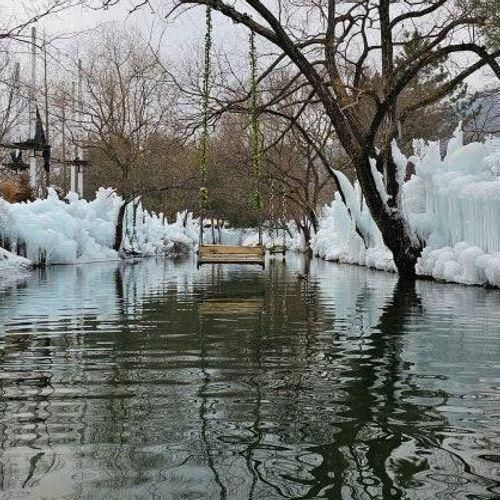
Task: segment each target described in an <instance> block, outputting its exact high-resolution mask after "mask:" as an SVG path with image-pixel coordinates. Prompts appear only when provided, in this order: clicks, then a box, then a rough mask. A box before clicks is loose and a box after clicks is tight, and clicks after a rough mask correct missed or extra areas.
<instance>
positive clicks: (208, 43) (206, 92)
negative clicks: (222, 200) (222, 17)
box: [198, 6, 212, 210]
mask: <svg viewBox="0 0 500 500" xmlns="http://www.w3.org/2000/svg"><path fill="white" fill-rule="evenodd" d="M205 22H206V33H205V54H204V71H203V132H202V136H201V161H200V178H201V185H202V187H201V189H200V192H199V196H198V203H199V206H200V209H201V210H206V209H207V207H208V189H207V188H206V186H205V184H206V181H207V166H208V155H209V145H210V132H209V127H208V120H209V106H210V72H211V52H212V9H211V7H210V6H207V10H206V19H205Z"/></svg>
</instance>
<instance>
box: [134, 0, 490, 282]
mask: <svg viewBox="0 0 500 500" xmlns="http://www.w3.org/2000/svg"><path fill="white" fill-rule="evenodd" d="M170 4H171V5H172V6H173V8H174V11H179V8H180V7H183V6H185V7H188V8H189V7H190V6H193V5H204V6H206V7H211V8H212V9H214V10H216V11H218V12H219V13H221V14H222V15H224V16H226V17H229V18H230V19H232V20H233V21H234V22H235V23H237V24H241V25H243V26H246V27H247V28H248V29H250V30H252V31H254V32H255V33H257V34H258V35H260V36H261V37H262V38H263V39H265V40H266V41H267V42H268V43H269V44H270V45H271V46H274V47H275V48H276V49H277V52H276V58H275V59H274V60H273V61H272V62H271V64H270V65H269V67H267V68H266V69H265V70H264V71H263V75H264V77H265V76H267V75H270V74H271V73H272V72H273V69H275V68H276V67H277V65H279V64H285V63H286V61H290V62H291V63H292V64H293V66H294V67H295V68H296V77H294V78H292V81H293V82H299V81H300V84H301V85H304V84H305V85H307V86H308V87H309V89H310V101H311V102H320V103H321V104H322V106H323V108H324V111H325V113H326V115H327V117H328V119H329V120H330V122H331V124H332V127H333V129H334V130H335V133H336V136H337V137H338V140H339V142H340V144H341V145H342V147H343V149H344V150H345V152H346V154H347V155H348V157H349V159H350V161H351V162H352V164H353V165H354V167H355V170H356V173H357V177H358V179H359V181H360V184H361V186H362V189H363V193H364V196H365V199H366V202H367V205H368V207H369V208H370V211H371V213H372V216H373V218H374V220H375V222H376V223H377V225H378V227H379V229H380V230H381V233H382V236H383V239H384V242H385V244H386V245H387V246H388V247H389V248H390V249H391V250H392V253H393V255H394V260H395V262H396V265H397V267H398V270H399V272H400V273H401V274H402V275H405V276H410V277H412V276H414V274H415V263H416V260H417V258H418V256H419V255H420V252H421V249H422V245H423V243H422V242H421V241H419V239H418V238H417V236H416V235H415V234H414V233H413V232H412V230H411V228H410V226H409V224H408V223H407V221H406V220H405V218H404V215H403V211H402V210H401V199H400V198H401V197H400V185H401V183H400V175H399V169H398V167H397V165H396V162H395V160H394V157H393V154H392V144H393V140H394V139H395V138H397V136H398V121H399V118H400V117H401V116H402V115H403V114H405V113H408V110H407V109H405V108H402V107H400V106H398V102H399V99H400V97H401V95H402V94H403V93H404V92H405V90H407V89H408V87H409V85H410V84H411V82H412V81H413V80H414V79H415V77H417V76H418V75H419V74H422V72H424V71H425V70H426V69H428V68H429V67H430V66H432V65H435V64H436V63H437V62H444V63H447V64H448V65H449V67H450V72H449V76H448V77H447V79H446V80H444V81H443V82H442V83H441V84H440V85H438V86H436V87H435V88H434V90H433V91H432V92H431V93H429V95H428V96H427V97H426V98H425V99H421V101H420V102H419V103H413V104H412V105H411V108H412V109H411V110H410V111H416V110H417V109H419V108H423V107H425V106H428V105H430V104H432V103H434V102H437V101H439V100H440V99H442V98H444V97H446V96H447V95H449V93H450V92H452V91H453V90H454V89H456V88H457V86H458V85H460V84H461V82H463V81H464V80H465V79H466V78H467V77H469V76H470V75H471V74H473V73H474V72H476V71H478V70H480V69H482V68H483V67H485V66H488V67H489V68H490V69H491V70H493V72H494V73H495V74H496V75H497V76H498V77H500V67H499V65H498V63H497V58H498V56H499V55H500V51H499V50H498V47H497V46H496V45H494V44H493V45H492V44H491V43H490V44H489V46H487V45H486V41H485V35H484V31H485V29H484V28H485V27H486V26H487V24H488V18H487V16H486V14H485V10H484V8H483V7H482V6H481V8H480V7H479V4H480V2H475V1H462V2H458V1H451V0H448V1H446V0H435V1H432V2H416V3H415V2H401V3H398V4H392V3H391V2H390V1H389V0H380V1H378V2H369V1H368V0H361V1H359V2H355V3H343V2H338V1H335V0H317V1H311V0H294V1H291V0H282V1H276V2H273V4H272V5H271V4H267V3H265V2H262V1H259V0H245V1H241V2H237V3H233V2H225V1H223V0H177V1H173V2H170ZM482 5H484V3H482ZM138 6H139V4H138ZM408 26H410V27H411V31H410V30H409V29H408ZM410 38H411V39H413V40H420V41H421V42H422V43H420V44H418V45H416V47H415V50H414V51H412V54H411V57H398V56H400V55H401V51H400V48H401V47H402V46H403V45H404V44H405V43H407V42H408V40H409V39H410ZM373 67H374V68H376V72H377V74H378V75H379V77H378V78H376V79H373V78H370V74H369V69H370V68H373ZM289 91H290V87H288V88H284V89H283V95H286V94H287V93H289ZM375 170H378V171H380V172H383V175H384V180H385V184H386V190H387V194H388V195H389V198H388V201H386V200H385V196H384V195H383V194H382V193H380V192H379V189H378V188H377V182H376V180H375Z"/></svg>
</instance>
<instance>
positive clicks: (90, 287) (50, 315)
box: [0, 257, 500, 500]
mask: <svg viewBox="0 0 500 500" xmlns="http://www.w3.org/2000/svg"><path fill="white" fill-rule="evenodd" d="M303 273H304V268H303V263H302V262H301V261H300V259H299V258H296V257H290V258H287V260H286V263H284V262H282V261H281V260H280V259H276V260H274V261H272V262H271V263H270V265H268V266H267V268H266V270H265V271H261V270H259V269H257V268H251V267H238V266H234V267H210V266H207V267H206V268H202V269H201V270H200V271H197V270H196V267H195V264H194V262H193V260H192V259H188V260H185V261H178V262H173V261H170V260H155V259H150V260H144V261H141V262H139V263H137V264H130V263H120V262H111V263H109V262H108V263H102V264H92V265H82V266H59V267H52V268H48V269H45V270H37V271H34V272H33V275H32V276H31V277H30V279H29V280H27V281H24V282H19V283H17V284H13V285H11V286H8V287H6V288H5V287H4V289H2V290H0V332H1V333H0V381H1V382H0V450H1V451H0V498H1V499H11V498H25V497H26V498H72V499H77V498H79V499H80V498H81V499H87V498H88V499H101V498H105V499H118V498H119V499H129V498H134V499H135V498H139V499H142V498H144V499H149V498H162V499H180V498H193V499H194V498H204V499H205V498H207V499H215V498H227V499H247V498H253V499H256V500H261V499H276V498H402V497H403V498H412V499H413V498H422V499H428V498H454V499H458V498H465V497H466V496H467V495H470V496H471V497H480V498H495V497H497V498H498V496H500V483H499V482H498V472H499V465H500V464H499V462H500V451H499V447H500V435H499V434H498V415H499V411H500V401H499V399H500V396H499V394H500V392H499V388H498V380H499V376H500V373H499V365H498V359H500V292H499V291H497V290H485V289H482V288H475V287H465V286H458V285H449V284H440V283H434V282H427V281H425V282H417V284H416V285H415V286H405V285H404V284H401V283H398V282H397V277H396V276H395V275H393V274H385V273H382V272H372V271H370V270H367V269H365V268H361V267H355V266H348V265H337V264H331V263H327V262H323V261H319V260H317V261H313V262H312V264H311V268H310V274H309V278H308V279H302V274H303Z"/></svg>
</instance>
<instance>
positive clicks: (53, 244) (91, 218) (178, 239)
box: [0, 188, 198, 264]
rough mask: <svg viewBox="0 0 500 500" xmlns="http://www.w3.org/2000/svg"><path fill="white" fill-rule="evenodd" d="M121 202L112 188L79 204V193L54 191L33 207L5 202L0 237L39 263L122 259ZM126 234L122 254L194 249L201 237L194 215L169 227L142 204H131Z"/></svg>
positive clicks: (1, 203) (0, 212) (1, 207)
mask: <svg viewBox="0 0 500 500" xmlns="http://www.w3.org/2000/svg"><path fill="white" fill-rule="evenodd" d="M122 203H123V200H122V199H121V198H120V197H119V196H118V195H117V194H116V193H115V192H114V191H113V190H112V189H103V188H101V189H99V191H98V192H97V194H96V199H95V200H93V201H86V200H83V199H82V200H80V199H78V196H77V195H76V194H75V193H70V194H69V195H68V197H67V199H66V200H60V199H58V197H57V195H56V193H55V191H53V190H49V195H48V197H47V199H37V200H35V201H33V202H28V203H13V204H10V203H7V202H6V201H4V200H1V199H0V236H1V237H2V238H3V240H4V241H6V240H8V241H9V242H10V245H11V248H12V251H15V249H16V248H17V249H18V250H19V249H20V247H23V248H25V254H26V257H27V258H28V259H29V260H30V261H32V262H33V263H35V264H40V263H42V262H45V263H47V264H74V263H83V262H91V261H99V260H109V259H117V258H119V257H120V255H119V253H118V252H116V251H115V250H113V241H114V236H115V223H116V219H117V215H118V210H119V208H120V206H121V204H122ZM134 218H135V219H136V224H135V227H134V224H133V219H134ZM124 235H125V239H124V241H125V242H124V245H123V249H122V250H123V251H128V252H130V251H133V252H134V253H135V254H138V255H144V256H147V255H155V254H164V253H169V252H174V251H178V250H190V249H192V247H193V246H194V244H195V242H196V241H197V239H198V235H197V228H196V224H195V223H194V222H193V220H192V219H191V217H190V216H188V215H186V214H179V215H178V217H177V220H176V221H175V222H174V223H172V224H169V223H168V222H167V221H166V220H165V218H164V217H163V216H162V215H161V214H160V215H157V214H154V213H149V212H147V211H146V210H143V208H142V207H141V205H140V203H137V204H135V207H134V204H133V203H130V204H129V205H128V206H127V212H126V217H125V221H124ZM17 253H20V252H19V251H18V252H17Z"/></svg>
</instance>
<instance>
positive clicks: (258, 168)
mask: <svg viewBox="0 0 500 500" xmlns="http://www.w3.org/2000/svg"><path fill="white" fill-rule="evenodd" d="M249 57H250V85H251V87H250V98H251V109H252V123H251V130H250V140H251V147H252V169H253V174H254V189H253V193H252V208H253V209H254V210H255V211H256V212H257V215H258V226H259V245H262V194H261V191H260V187H261V186H260V183H261V177H262V140H261V134H260V122H259V115H260V110H259V88H258V83H257V57H256V53H255V33H254V32H253V31H252V32H250V51H249Z"/></svg>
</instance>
